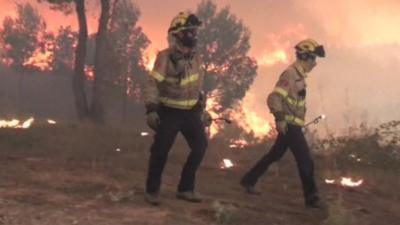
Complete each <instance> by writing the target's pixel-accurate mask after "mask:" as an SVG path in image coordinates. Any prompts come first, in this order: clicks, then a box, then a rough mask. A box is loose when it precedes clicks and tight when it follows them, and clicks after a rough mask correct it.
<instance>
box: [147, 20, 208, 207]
mask: <svg viewBox="0 0 400 225" xmlns="http://www.w3.org/2000/svg"><path fill="white" fill-rule="evenodd" d="M200 25H201V21H200V20H199V19H198V18H197V17H196V15H194V14H191V13H188V12H181V13H179V14H178V15H177V16H176V17H175V18H173V20H172V22H171V25H170V27H169V29H168V36H169V47H168V48H166V49H164V50H162V51H160V52H159V53H158V55H157V58H156V60H155V63H154V68H153V70H152V72H151V74H150V76H148V81H147V82H148V83H147V85H146V86H145V90H144V93H143V95H144V102H145V106H146V115H147V124H148V125H149V126H150V127H151V128H152V129H153V130H155V136H154V142H153V144H152V146H151V150H150V151H151V153H150V160H149V168H148V174H147V181H146V190H145V191H146V194H145V199H146V201H147V202H149V203H150V204H152V205H159V204H160V203H161V200H160V196H159V193H160V185H161V176H162V173H163V170H164V166H165V164H166V161H167V157H168V153H169V151H170V149H171V147H172V145H173V143H174V141H175V138H176V136H177V134H178V133H179V132H181V133H182V135H183V137H184V138H185V139H186V141H187V143H188V145H189V147H190V149H191V151H190V154H189V156H188V158H187V160H186V163H185V165H184V166H183V170H182V173H181V177H180V181H179V185H178V188H177V193H176V197H177V198H178V199H182V200H186V201H189V202H200V201H201V200H202V199H201V198H200V197H199V195H198V194H196V193H195V192H194V189H195V176H196V171H197V169H198V167H199V165H200V163H201V161H202V159H203V156H204V153H205V151H206V148H207V137H206V134H205V129H204V123H203V119H202V118H204V116H203V115H204V107H205V96H204V94H203V93H202V91H201V90H202V86H203V76H204V75H203V71H202V64H201V60H200V57H199V54H197V52H196V42H197V31H198V27H199V26H200ZM209 121H210V120H209ZM209 121H206V122H209Z"/></svg>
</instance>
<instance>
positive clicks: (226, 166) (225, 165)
mask: <svg viewBox="0 0 400 225" xmlns="http://www.w3.org/2000/svg"><path fill="white" fill-rule="evenodd" d="M233 166H234V164H233V163H232V161H231V160H230V159H223V160H222V162H221V166H220V168H221V169H229V168H232V167H233Z"/></svg>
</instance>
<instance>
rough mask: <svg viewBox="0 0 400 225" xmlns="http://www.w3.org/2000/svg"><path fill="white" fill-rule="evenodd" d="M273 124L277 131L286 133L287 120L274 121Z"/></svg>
mask: <svg viewBox="0 0 400 225" xmlns="http://www.w3.org/2000/svg"><path fill="white" fill-rule="evenodd" d="M275 126H276V131H278V133H280V134H283V135H285V134H286V133H287V129H288V127H287V122H286V121H284V120H281V121H276V122H275Z"/></svg>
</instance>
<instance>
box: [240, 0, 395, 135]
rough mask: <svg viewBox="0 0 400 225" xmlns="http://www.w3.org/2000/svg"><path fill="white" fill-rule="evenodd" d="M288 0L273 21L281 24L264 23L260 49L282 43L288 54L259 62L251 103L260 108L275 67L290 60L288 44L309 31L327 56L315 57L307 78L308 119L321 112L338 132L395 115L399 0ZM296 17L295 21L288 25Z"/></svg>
mask: <svg viewBox="0 0 400 225" xmlns="http://www.w3.org/2000/svg"><path fill="white" fill-rule="evenodd" d="M293 3H294V4H293V5H292V7H288V9H287V10H289V11H291V12H293V13H292V15H293V16H289V17H283V18H282V19H281V20H280V21H275V22H276V23H278V24H280V28H279V26H274V27H273V29H269V28H268V27H266V28H265V35H264V37H265V40H266V41H265V42H264V43H265V46H264V47H263V49H264V50H263V51H261V52H262V54H268V53H267V52H270V53H271V52H273V51H276V49H281V50H283V51H285V52H286V54H287V58H289V59H290V60H288V62H287V63H286V62H283V61H276V63H275V64H273V65H266V64H262V65H260V67H259V70H258V77H257V78H256V81H255V83H254V85H253V86H252V88H251V90H250V93H252V95H258V96H260V97H258V98H257V99H255V101H259V104H256V103H254V102H253V103H252V104H253V105H256V106H254V108H255V110H256V111H257V112H258V113H259V114H265V111H266V110H267V108H266V106H265V98H266V96H267V94H268V93H269V92H270V91H271V90H272V87H273V85H274V84H275V82H276V80H277V79H278V77H279V75H280V73H281V72H282V71H283V70H284V69H285V68H286V67H287V66H288V65H289V64H290V63H291V62H292V61H293V60H294V56H293V46H294V45H295V44H296V43H297V42H298V41H299V40H301V39H302V38H303V37H311V38H314V39H316V40H317V41H319V42H321V43H322V44H324V45H325V47H326V50H327V57H326V58H324V59H320V60H319V61H318V64H319V65H318V66H317V67H316V68H315V69H314V71H312V72H311V73H310V76H309V78H308V80H307V81H308V104H307V109H308V110H307V112H308V119H309V120H311V119H312V118H313V117H315V116H318V115H320V114H326V115H327V118H328V119H327V120H326V121H325V123H326V126H327V127H328V129H329V131H330V132H335V133H337V134H341V133H343V132H345V131H347V130H348V129H349V127H354V126H358V125H359V124H360V123H365V124H367V125H369V126H376V125H378V124H380V123H382V122H385V121H389V120H394V119H398V109H399V106H400V99H398V97H397V96H400V95H399V94H400V88H398V83H399V80H400V78H399V77H398V75H397V73H398V72H399V71H400V51H399V50H400V30H398V29H396V28H397V27H399V26H400V2H399V1H394V0H388V1H383V2H382V1H374V0H369V1H361V0H352V1H344V0H343V1H342V0H341V1H335V4H333V3H327V2H326V1H317V0H312V1H293ZM290 14H291V13H285V15H290ZM296 22H297V23H298V24H300V25H293V24H295V23H296ZM277 27H278V28H277ZM299 27H301V28H302V29H299ZM289 31H292V32H289ZM288 34H289V35H288ZM276 37H279V38H276ZM288 42H289V44H288ZM259 52H260V51H259ZM257 58H258V59H262V56H258V57H257ZM258 61H259V62H262V61H261V60H258ZM253 99H254V98H253ZM248 104H250V103H248ZM269 119H270V121H271V117H270V116H269Z"/></svg>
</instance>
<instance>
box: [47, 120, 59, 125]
mask: <svg viewBox="0 0 400 225" xmlns="http://www.w3.org/2000/svg"><path fill="white" fill-rule="evenodd" d="M47 123H49V124H57V122H56V121H55V120H52V119H48V120H47Z"/></svg>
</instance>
